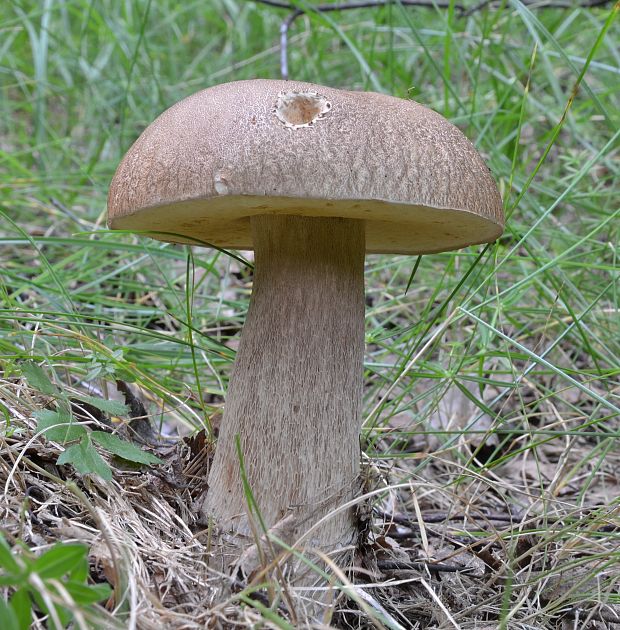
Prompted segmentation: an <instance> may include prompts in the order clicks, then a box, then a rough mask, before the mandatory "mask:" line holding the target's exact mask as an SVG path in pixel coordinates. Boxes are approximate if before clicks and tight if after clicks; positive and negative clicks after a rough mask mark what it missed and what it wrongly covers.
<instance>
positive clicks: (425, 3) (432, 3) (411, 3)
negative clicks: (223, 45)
mask: <svg viewBox="0 0 620 630" xmlns="http://www.w3.org/2000/svg"><path fill="white" fill-rule="evenodd" d="M613 1H614V0H582V2H580V3H578V4H576V3H575V2H573V1H572V0H547V1H545V0H521V2H522V3H523V4H524V5H525V6H530V7H532V8H536V9H575V8H584V9H588V8H594V7H602V6H604V5H606V4H611V2H613ZM253 2H257V3H260V4H266V5H267V6H269V7H273V8H275V9H284V10H287V11H290V13H289V15H288V16H287V17H286V18H285V19H284V20H283V21H282V23H281V24H280V74H281V75H282V78H283V79H285V80H287V79H288V33H289V30H290V28H291V26H292V24H293V22H294V21H295V20H296V19H297V18H298V17H299V16H301V15H305V14H306V13H309V12H311V13H328V12H330V11H349V10H351V9H372V8H379V7H384V6H387V5H390V4H395V5H401V6H404V7H422V8H430V9H432V8H434V9H447V8H450V2H449V1H446V0H354V1H353V2H344V3H339V4H316V5H308V7H307V8H305V7H299V6H296V5H295V4H292V3H291V2H284V0H253ZM499 2H500V0H481V2H478V4H475V5H474V6H473V7H470V8H469V9H467V8H466V7H465V6H464V5H462V4H454V5H453V7H452V8H453V9H454V11H455V14H456V17H459V18H466V17H470V16H471V15H473V14H474V13H477V12H478V11H482V9H484V8H486V7H488V6H491V5H494V4H499Z"/></svg>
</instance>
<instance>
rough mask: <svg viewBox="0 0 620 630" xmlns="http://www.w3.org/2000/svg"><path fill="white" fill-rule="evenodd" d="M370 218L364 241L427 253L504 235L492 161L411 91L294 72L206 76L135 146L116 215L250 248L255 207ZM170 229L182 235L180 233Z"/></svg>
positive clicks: (111, 217)
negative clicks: (396, 93)
mask: <svg viewBox="0 0 620 630" xmlns="http://www.w3.org/2000/svg"><path fill="white" fill-rule="evenodd" d="M257 214H291V215H306V216H317V217H346V218H354V219H363V220H364V221H365V223H366V250H367V251H368V252H391V253H408V254H418V253H428V252H437V251H444V250H449V249H456V248H458V247H463V246H465V245H470V244H473V243H483V242H488V241H492V240H494V239H495V238H497V237H498V236H499V235H500V234H501V232H502V229H503V223H504V219H503V213H502V203H501V198H500V196H499V192H498V190H497V187H496V185H495V182H494V181H493V179H492V177H491V175H490V173H489V171H488V169H487V167H486V165H485V164H484V162H483V161H482V159H481V157H480V156H479V155H478V153H477V151H476V150H475V149H474V147H473V146H472V144H471V143H470V142H469V140H468V139H467V138H466V137H465V136H464V135H463V134H462V133H461V132H460V131H459V130H458V129H457V128H456V127H455V126H454V125H452V124H451V123H449V122H448V121H447V120H446V119H445V118H443V117H442V116H440V115H439V114H437V113H436V112H434V111H432V110H430V109H427V108H426V107H423V106H421V105H419V104H418V103H415V102H413V101H408V100H403V99H399V98H395V97H392V96H386V95H384V94H377V93H372V92H350V91H343V90H336V89H333V88H328V87H323V86H319V85H314V84H311V83H298V82H292V81H276V80H258V79H257V80H250V81H238V82H234V83H227V84H223V85H218V86H215V87H212V88H208V89H206V90H203V91H201V92H198V93H197V94H194V95H193V96H190V97H188V98H186V99H184V100H182V101H180V102H179V103H177V104H176V105H173V106H172V107H171V108H170V109H168V110H166V111H165V112H164V113H163V114H161V116H159V118H157V120H155V121H154V122H153V123H152V124H151V125H150V126H149V127H148V128H147V129H146V130H145V131H144V132H143V133H142V135H141V136H140V137H139V138H138V140H137V141H136V142H135V144H134V145H133V146H132V147H131V149H130V150H129V151H128V152H127V154H126V156H125V158H124V159H123V161H122V162H121V164H120V166H119V167H118V170H117V172H116V174H115V176H114V179H113V180H112V184H111V187H110V194H109V198H108V222H109V225H110V227H111V228H115V229H126V230H149V231H156V232H162V233H167V234H165V235H164V234H162V235H160V236H157V235H153V236H156V237H157V238H161V239H163V240H170V241H177V242H190V243H196V241H203V242H204V243H205V244H207V243H209V244H213V245H216V246H218V247H231V248H238V249H252V246H253V244H252V237H251V234H250V221H249V217H250V216H252V215H257ZM172 234H175V235H176V236H173V235H172Z"/></svg>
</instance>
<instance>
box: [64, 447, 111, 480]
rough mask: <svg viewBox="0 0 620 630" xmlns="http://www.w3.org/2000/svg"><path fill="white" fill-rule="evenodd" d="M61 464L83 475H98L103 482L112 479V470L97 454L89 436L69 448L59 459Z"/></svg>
mask: <svg viewBox="0 0 620 630" xmlns="http://www.w3.org/2000/svg"><path fill="white" fill-rule="evenodd" d="M58 463H59V464H71V465H72V466H73V467H74V468H75V469H76V470H77V471H78V472H80V473H82V474H83V475H87V474H92V473H94V474H96V475H99V476H100V477H101V478H102V479H103V480H105V481H110V480H111V479H112V469H111V468H110V467H109V466H108V465H107V464H106V462H105V461H104V459H103V458H102V457H101V455H99V453H97V451H96V450H95V447H94V446H93V445H92V444H91V442H90V440H89V439H88V437H87V436H85V437H84V438H83V439H82V440H80V441H79V442H78V443H77V444H73V445H72V446H69V447H68V448H67V449H66V450H65V452H64V453H61V455H60V457H59V458H58Z"/></svg>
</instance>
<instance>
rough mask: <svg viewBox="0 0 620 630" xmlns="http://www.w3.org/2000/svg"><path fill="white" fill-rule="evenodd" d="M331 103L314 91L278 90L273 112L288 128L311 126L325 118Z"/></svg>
mask: <svg viewBox="0 0 620 630" xmlns="http://www.w3.org/2000/svg"><path fill="white" fill-rule="evenodd" d="M331 108H332V104H331V103H330V102H329V101H328V100H327V99H326V98H325V97H324V96H321V95H320V94H317V93H316V92H280V94H278V100H277V102H276V105H275V107H274V108H273V110H272V111H273V113H274V114H275V115H276V116H277V118H278V120H279V121H280V122H282V123H284V125H285V126H286V127H288V128H289V129H301V128H302V127H312V126H313V125H314V123H315V122H316V121H317V120H321V119H322V118H325V116H326V114H327V112H329V110H330V109H331Z"/></svg>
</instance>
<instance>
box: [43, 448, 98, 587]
mask: <svg viewBox="0 0 620 630" xmlns="http://www.w3.org/2000/svg"><path fill="white" fill-rule="evenodd" d="M65 452H66V451H65ZM87 552H88V548H87V547H86V546H85V545H80V544H77V543H72V544H64V543H56V544H55V545H54V546H53V547H52V548H51V549H50V550H49V551H46V552H45V553H44V554H42V555H41V556H39V557H38V558H37V559H36V560H35V562H34V564H33V567H32V569H33V571H35V572H36V573H38V574H39V576H40V577H41V578H43V579H44V580H46V579H49V578H61V577H63V576H65V575H66V574H67V573H70V572H71V571H72V570H73V569H75V568H76V567H78V566H79V565H80V563H81V562H82V561H83V559H84V558H85V556H86V553H87Z"/></svg>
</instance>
